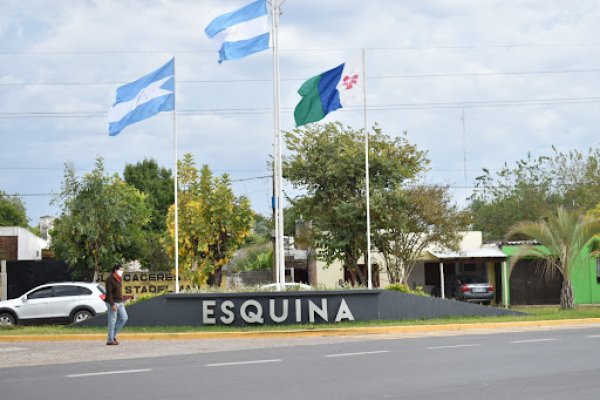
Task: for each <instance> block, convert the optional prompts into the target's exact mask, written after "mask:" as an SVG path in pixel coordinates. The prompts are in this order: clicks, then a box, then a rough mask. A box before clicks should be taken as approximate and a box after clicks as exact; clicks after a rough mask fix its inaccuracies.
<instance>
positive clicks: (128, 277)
mask: <svg viewBox="0 0 600 400" xmlns="http://www.w3.org/2000/svg"><path fill="white" fill-rule="evenodd" d="M109 275H110V272H105V273H103V274H102V276H101V277H98V279H97V282H98V283H102V282H105V281H106V279H107V278H108V276H109ZM191 288H192V286H191V282H190V281H182V280H181V279H180V280H179V289H180V290H191ZM162 292H168V293H173V292H175V276H174V275H173V274H171V273H170V272H125V273H123V296H124V297H126V298H130V297H137V296H139V295H142V294H148V293H152V294H156V293H162Z"/></svg>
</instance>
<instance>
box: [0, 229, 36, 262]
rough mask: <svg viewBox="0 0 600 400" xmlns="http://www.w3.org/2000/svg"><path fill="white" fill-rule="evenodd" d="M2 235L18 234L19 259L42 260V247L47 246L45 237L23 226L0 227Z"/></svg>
mask: <svg viewBox="0 0 600 400" xmlns="http://www.w3.org/2000/svg"><path fill="white" fill-rule="evenodd" d="M0 236H17V259H18V260H41V259H42V249H44V248H46V247H47V243H46V241H45V240H44V239H42V238H40V237H38V236H36V235H34V234H33V233H31V232H29V230H27V229H25V228H21V227H16V226H4V227H0Z"/></svg>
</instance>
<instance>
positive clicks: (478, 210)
mask: <svg viewBox="0 0 600 400" xmlns="http://www.w3.org/2000/svg"><path fill="white" fill-rule="evenodd" d="M599 157H600V149H589V150H588V152H587V154H584V153H582V152H580V151H577V150H573V151H569V152H561V151H558V150H557V149H556V148H553V154H552V155H551V156H542V157H538V158H532V157H531V155H528V156H527V158H526V159H523V160H520V161H518V162H517V163H516V165H515V166H514V167H509V166H508V165H506V164H505V165H504V167H503V168H501V169H500V171H498V172H497V173H496V174H491V173H490V171H489V170H487V169H484V170H483V172H484V173H483V174H482V175H481V176H479V177H478V178H477V179H476V188H477V190H476V191H475V192H474V194H473V195H472V196H471V198H470V206H469V208H470V210H471V212H472V215H473V229H476V230H481V231H483V233H484V240H488V241H489V240H501V239H502V238H504V236H505V235H506V232H508V229H509V228H510V227H511V226H512V225H513V224H515V223H517V222H519V221H525V220H529V221H535V220H538V219H540V218H543V217H545V216H547V215H548V214H551V213H553V212H554V210H556V208H557V207H559V206H563V207H569V208H578V209H581V210H589V209H591V208H593V207H594V206H595V205H596V203H597V202H598V193H599V192H600V163H599V161H598V160H599Z"/></svg>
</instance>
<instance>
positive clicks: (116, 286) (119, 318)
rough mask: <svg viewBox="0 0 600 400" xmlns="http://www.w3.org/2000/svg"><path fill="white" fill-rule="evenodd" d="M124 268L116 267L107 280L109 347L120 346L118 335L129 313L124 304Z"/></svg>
mask: <svg viewBox="0 0 600 400" xmlns="http://www.w3.org/2000/svg"><path fill="white" fill-rule="evenodd" d="M122 277H123V266H122V265H115V266H114V267H113V269H112V273H111V274H110V276H109V277H108V279H106V302H107V303H108V312H107V314H108V341H107V342H106V344H107V345H108V346H115V345H118V344H119V341H118V340H117V333H119V331H120V330H121V329H122V328H123V327H124V326H125V323H127V318H128V317H127V311H126V310H125V304H123V284H122Z"/></svg>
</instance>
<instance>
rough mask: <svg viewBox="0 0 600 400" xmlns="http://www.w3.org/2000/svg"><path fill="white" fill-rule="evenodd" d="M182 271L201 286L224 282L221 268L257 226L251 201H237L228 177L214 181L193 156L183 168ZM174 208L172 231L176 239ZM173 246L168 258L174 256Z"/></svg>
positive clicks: (170, 219) (171, 211)
mask: <svg viewBox="0 0 600 400" xmlns="http://www.w3.org/2000/svg"><path fill="white" fill-rule="evenodd" d="M178 170H179V184H180V185H181V186H180V193H179V194H178V221H179V235H178V236H179V241H178V247H179V266H180V273H181V275H182V276H185V277H188V278H190V279H192V281H193V282H194V283H196V284H198V285H204V284H209V285H215V286H219V285H220V283H221V269H222V267H223V266H224V265H225V264H227V262H228V261H229V260H230V258H231V257H232V255H233V254H234V253H235V251H236V250H237V249H238V248H239V247H240V246H241V245H242V244H243V243H244V240H245V238H246V237H247V236H248V235H250V233H251V228H252V226H253V224H254V221H253V212H252V210H251V208H250V201H249V200H248V199H247V198H246V197H244V196H240V197H236V196H235V195H234V193H233V190H232V189H231V181H230V180H229V176H228V175H226V174H224V175H222V176H221V177H213V175H212V172H211V170H210V168H209V167H208V166H207V165H204V166H203V167H202V169H201V170H200V171H198V169H197V168H196V165H195V163H194V159H193V157H192V155H191V154H185V156H184V159H183V161H181V162H180V163H179V167H178ZM174 217H175V207H174V206H172V207H171V208H170V209H169V214H168V229H169V234H170V236H171V238H173V237H174V236H175V224H174V221H175V218H174ZM172 242H173V240H170V241H169V245H170V249H169V251H170V254H171V255H173V254H174V253H175V250H174V245H172V244H171V243H172Z"/></svg>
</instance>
